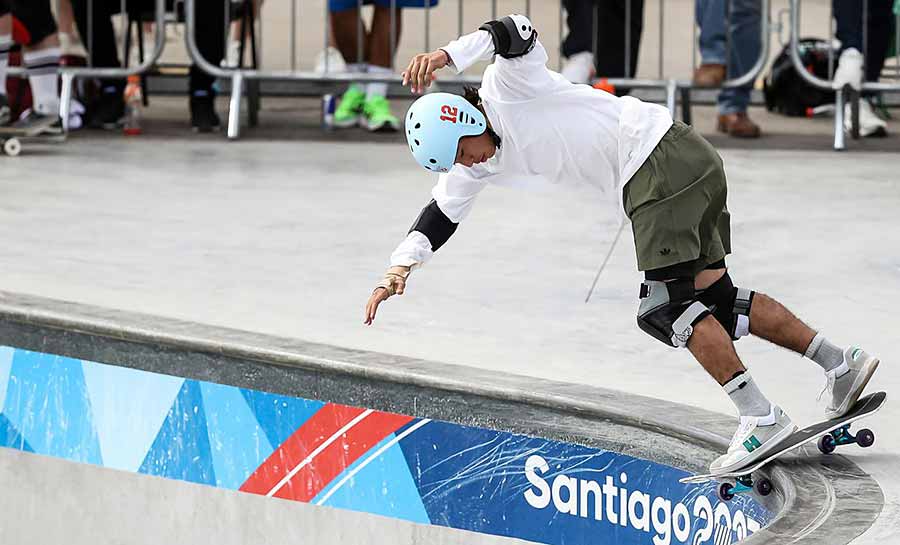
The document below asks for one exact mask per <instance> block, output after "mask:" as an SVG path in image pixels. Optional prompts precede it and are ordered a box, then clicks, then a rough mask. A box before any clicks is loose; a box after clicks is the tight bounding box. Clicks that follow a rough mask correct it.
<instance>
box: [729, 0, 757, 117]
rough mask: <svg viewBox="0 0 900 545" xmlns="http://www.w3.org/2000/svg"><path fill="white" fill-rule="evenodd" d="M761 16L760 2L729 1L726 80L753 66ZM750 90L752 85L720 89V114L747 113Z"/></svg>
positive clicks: (755, 58) (753, 0)
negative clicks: (728, 45) (728, 55)
mask: <svg viewBox="0 0 900 545" xmlns="http://www.w3.org/2000/svg"><path fill="white" fill-rule="evenodd" d="M761 16H762V6H761V2H760V0H731V48H730V49H731V51H730V53H731V54H730V58H729V59H728V79H733V78H737V77H740V76H742V75H744V74H746V73H747V72H748V71H750V69H751V68H753V65H754V64H755V63H756V60H757V58H758V57H759V54H760V50H761V48H762V43H761V42H760V25H761V24H762V17H761ZM752 91H753V83H752V82H751V83H748V84H746V85H744V86H743V87H737V88H729V89H723V90H722V92H721V93H719V112H720V113H722V114H733V113H742V112H746V111H747V106H748V105H749V104H750V93H751V92H752Z"/></svg>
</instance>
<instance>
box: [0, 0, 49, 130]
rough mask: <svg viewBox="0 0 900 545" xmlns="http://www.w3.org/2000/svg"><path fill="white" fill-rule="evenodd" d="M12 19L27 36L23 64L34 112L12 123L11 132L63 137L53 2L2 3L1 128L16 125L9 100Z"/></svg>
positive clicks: (4, 0)
mask: <svg viewBox="0 0 900 545" xmlns="http://www.w3.org/2000/svg"><path fill="white" fill-rule="evenodd" d="M13 15H15V17H16V19H18V20H19V21H20V22H21V23H22V25H23V26H24V27H25V30H26V32H27V33H28V35H27V40H26V43H25V44H24V45H25V52H24V54H23V55H22V60H23V61H24V65H25V68H26V70H27V73H28V83H29V85H30V86H31V96H32V108H31V109H30V110H29V111H27V112H25V114H24V115H23V116H22V117H21V119H19V120H17V121H15V122H14V123H12V127H11V129H12V130H13V131H20V130H22V131H34V130H37V129H40V133H39V134H47V135H60V134H63V126H62V119H60V117H59V84H58V72H59V38H58V37H57V29H56V20H55V19H54V18H53V13H52V12H51V11H50V0H0V126H2V125H6V124H8V123H10V122H11V121H13V120H12V119H10V114H11V111H10V107H9V101H8V99H7V97H6V73H7V69H8V66H9V52H10V49H12V46H13V41H12V16H13Z"/></svg>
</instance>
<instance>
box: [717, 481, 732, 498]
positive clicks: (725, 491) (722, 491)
mask: <svg viewBox="0 0 900 545" xmlns="http://www.w3.org/2000/svg"><path fill="white" fill-rule="evenodd" d="M733 489H734V487H733V486H731V483H722V484H720V485H719V488H717V489H716V495H717V496H719V499H720V500H722V501H731V500H732V499H733V498H734V492H732V490H733Z"/></svg>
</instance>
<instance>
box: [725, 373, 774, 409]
mask: <svg viewBox="0 0 900 545" xmlns="http://www.w3.org/2000/svg"><path fill="white" fill-rule="evenodd" d="M722 388H723V389H724V390H725V393H726V394H728V397H730V398H731V401H732V402H733V403H734V406H735V407H737V410H738V413H739V414H740V415H741V416H766V415H767V414H769V413H770V412H771V411H772V404H771V403H770V402H769V400H768V399H766V396H764V395H763V394H762V392H760V391H759V388H758V387H757V386H756V383H755V382H754V381H753V377H751V376H750V373H749V372H748V371H744V372H742V373H738V374H737V375H735V376H734V377H733V378H732V379H731V380H729V381H728V382H726V383H725V384H723V385H722Z"/></svg>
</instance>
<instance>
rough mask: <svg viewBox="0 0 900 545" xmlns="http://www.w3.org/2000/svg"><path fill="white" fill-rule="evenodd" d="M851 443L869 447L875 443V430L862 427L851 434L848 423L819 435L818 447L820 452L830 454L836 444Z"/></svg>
mask: <svg viewBox="0 0 900 545" xmlns="http://www.w3.org/2000/svg"><path fill="white" fill-rule="evenodd" d="M853 443H856V444H857V445H859V446H861V447H863V448H867V447H871V446H872V445H873V444H874V443H875V432H873V431H872V430H870V429H868V428H863V429H861V430H859V431H858V432H856V435H853V434H852V433H850V424H847V425H846V426H841V427H840V428H838V429H836V430H833V431H831V432H830V433H828V434H827V435H823V436H822V437H820V438H819V442H818V447H819V452H821V453H822V454H831V453H832V452H834V449H836V448H837V447H838V446H840V445H851V444H853Z"/></svg>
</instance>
